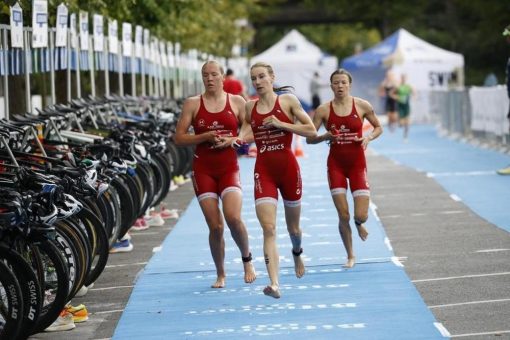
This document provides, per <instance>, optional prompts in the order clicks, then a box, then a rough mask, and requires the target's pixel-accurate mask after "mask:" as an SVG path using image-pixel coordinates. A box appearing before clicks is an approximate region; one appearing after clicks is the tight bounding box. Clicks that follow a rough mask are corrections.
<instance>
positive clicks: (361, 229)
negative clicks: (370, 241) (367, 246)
mask: <svg viewBox="0 0 510 340" xmlns="http://www.w3.org/2000/svg"><path fill="white" fill-rule="evenodd" d="M356 228H358V235H359V238H360V239H361V240H362V241H365V240H366V239H367V237H368V231H367V229H366V228H365V226H364V225H363V224H360V225H359V226H358V225H357V226H356Z"/></svg>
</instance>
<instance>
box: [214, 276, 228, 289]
mask: <svg viewBox="0 0 510 340" xmlns="http://www.w3.org/2000/svg"><path fill="white" fill-rule="evenodd" d="M211 288H225V277H224V276H218V277H217V278H216V282H215V283H213V284H212V286H211Z"/></svg>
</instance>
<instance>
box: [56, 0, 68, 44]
mask: <svg viewBox="0 0 510 340" xmlns="http://www.w3.org/2000/svg"><path fill="white" fill-rule="evenodd" d="M68 15H69V11H68V10H67V7H66V5H64V4H63V3H62V4H60V5H58V7H57V20H56V24H57V25H56V26H57V27H56V33H55V46H56V47H66V46H67V20H68Z"/></svg>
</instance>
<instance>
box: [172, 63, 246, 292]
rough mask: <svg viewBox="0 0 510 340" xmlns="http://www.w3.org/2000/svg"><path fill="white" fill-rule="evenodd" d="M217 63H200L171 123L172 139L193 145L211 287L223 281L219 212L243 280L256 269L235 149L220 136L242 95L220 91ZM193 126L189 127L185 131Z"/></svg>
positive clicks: (230, 130) (238, 111)
mask: <svg viewBox="0 0 510 340" xmlns="http://www.w3.org/2000/svg"><path fill="white" fill-rule="evenodd" d="M223 78H224V72H223V67H221V66H220V64H219V63H218V62H217V61H214V60H210V61H207V62H206V63H205V64H204V65H203V66H202V80H203V82H204V87H205V92H204V93H202V94H201V95H198V96H194V97H190V98H188V99H186V101H185V102H184V105H183V108H182V113H181V116H180V118H179V122H178V123H177V127H176V132H175V143H176V144H177V145H196V149H195V154H194V157H193V185H194V189H195V194H196V196H197V199H198V202H199V204H200V208H201V209H202V212H203V213H204V217H205V220H206V222H207V225H208V227H209V246H210V248H211V254H212V257H213V260H214V264H215V266H216V273H217V279H216V282H214V284H213V285H212V286H211V287H212V288H223V287H224V286H225V277H226V274H225V267H224V260H225V240H224V238H223V230H224V228H223V216H222V213H221V211H220V209H219V199H220V198H221V200H222V202H223V204H222V208H223V215H224V216H225V221H226V222H227V225H228V227H229V229H230V233H231V234H232V238H233V239H234V241H235V242H236V244H237V246H238V247H239V250H240V251H241V257H242V260H243V265H244V280H245V282H247V283H251V282H253V281H254V280H255V277H256V274H255V270H254V269H253V265H252V263H251V253H250V248H249V243H248V233H247V231H246V227H245V225H244V222H243V220H242V219H241V207H242V192H241V183H240V180H239V166H238V164H237V153H236V151H235V150H234V149H232V148H231V147H230V144H229V143H225V142H224V138H226V137H232V136H234V137H235V136H237V131H238V128H239V126H240V125H241V123H242V121H243V120H244V116H245V103H246V101H245V100H244V98H242V97H241V96H238V95H229V94H227V93H225V91H223ZM191 126H193V130H194V133H193V134H189V133H188V130H189V128H190V127H191Z"/></svg>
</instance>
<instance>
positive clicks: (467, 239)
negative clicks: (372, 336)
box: [31, 153, 510, 340]
mask: <svg viewBox="0 0 510 340" xmlns="http://www.w3.org/2000/svg"><path fill="white" fill-rule="evenodd" d="M368 168H369V172H370V173H369V177H370V182H371V188H372V201H373V203H374V204H375V205H376V206H377V213H378V215H379V217H380V219H381V221H382V223H383V225H384V227H385V230H386V233H387V236H388V238H389V240H390V242H391V245H392V247H393V251H394V252H395V255H396V256H398V257H401V258H402V262H403V264H404V266H405V270H406V272H407V274H408V275H409V277H410V279H411V280H412V281H413V283H414V284H415V286H416V288H417V290H418V291H419V293H420V294H421V296H422V297H423V299H424V301H425V303H426V304H427V305H428V306H429V308H431V311H432V312H433V313H434V315H435V317H436V319H437V321H438V322H440V323H442V325H443V326H444V327H445V328H446V329H447V330H448V332H449V333H450V334H451V335H452V338H462V339H470V340H474V339H510V333H504V332H501V333H499V334H498V332H497V331H498V330H499V331H504V330H508V329H510V234H509V233H508V232H506V231H504V230H502V229H499V228H497V227H495V226H494V225H491V224H490V223H488V222H486V221H485V220H483V219H481V218H480V217H478V216H477V215H476V214H474V213H473V212H472V211H471V210H470V209H469V208H467V207H466V206H465V205H464V204H463V203H462V202H457V201H455V200H454V199H452V198H451V197H450V195H449V194H448V193H447V192H446V191H445V190H444V189H443V188H442V187H441V186H440V185H439V184H437V183H436V182H435V181H434V180H433V179H431V178H428V177H427V176H426V175H425V174H424V173H421V172H417V171H415V170H412V169H410V168H407V167H404V166H401V165H397V164H395V163H393V162H392V161H390V160H388V159H387V158H385V157H383V156H379V155H373V154H371V153H370V154H369V155H368ZM192 198H193V190H192V186H191V185H190V184H189V183H188V184H185V185H184V186H182V187H180V188H179V189H177V190H176V191H174V192H171V193H170V195H169V197H168V198H167V199H166V204H167V206H168V208H170V209H172V208H177V209H181V210H184V209H185V208H186V206H187V205H188V203H189V202H190V200H191V199H192ZM197 218H198V219H201V218H202V216H200V217H197ZM174 225H175V220H168V223H167V224H165V226H163V227H152V228H150V229H149V230H147V231H142V232H137V233H135V232H134V233H132V236H133V242H134V245H135V249H134V250H133V252H131V253H125V254H114V255H111V257H110V260H109V263H108V267H107V268H106V270H105V272H104V273H103V275H102V276H101V277H100V278H99V279H98V281H97V282H96V284H95V286H94V288H93V289H92V290H91V291H90V292H89V293H88V294H87V295H85V296H84V297H82V298H77V299H74V300H73V301H72V303H73V304H74V305H77V304H79V303H84V304H86V306H87V308H88V310H89V312H90V313H91V315H90V320H89V321H87V322H85V323H82V324H77V327H76V329H74V330H72V331H68V332H59V333H42V334H37V335H35V336H33V337H32V338H31V339H55V340H61V339H69V338H71V337H73V338H77V339H108V338H110V337H111V336H112V335H113V333H114V330H115V327H116V325H117V322H118V320H119V318H120V315H121V313H122V311H123V309H124V307H125V305H126V303H127V301H128V299H129V295H130V293H131V291H132V288H133V285H134V283H135V281H136V277H137V274H138V273H139V272H140V271H141V270H143V267H144V264H145V263H146V262H147V261H148V260H149V258H150V257H151V255H152V254H153V248H154V247H157V246H159V245H160V244H161V243H162V241H163V239H164V238H165V237H166V235H167V234H168V233H169V232H170V231H171V230H172V228H173V226H174ZM206 233H207V232H206V228H205V225H204V237H207V236H206ZM381 317H384V316H381ZM147 326H148V327H150V325H147ZM163 338H164V335H162V339H163Z"/></svg>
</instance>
